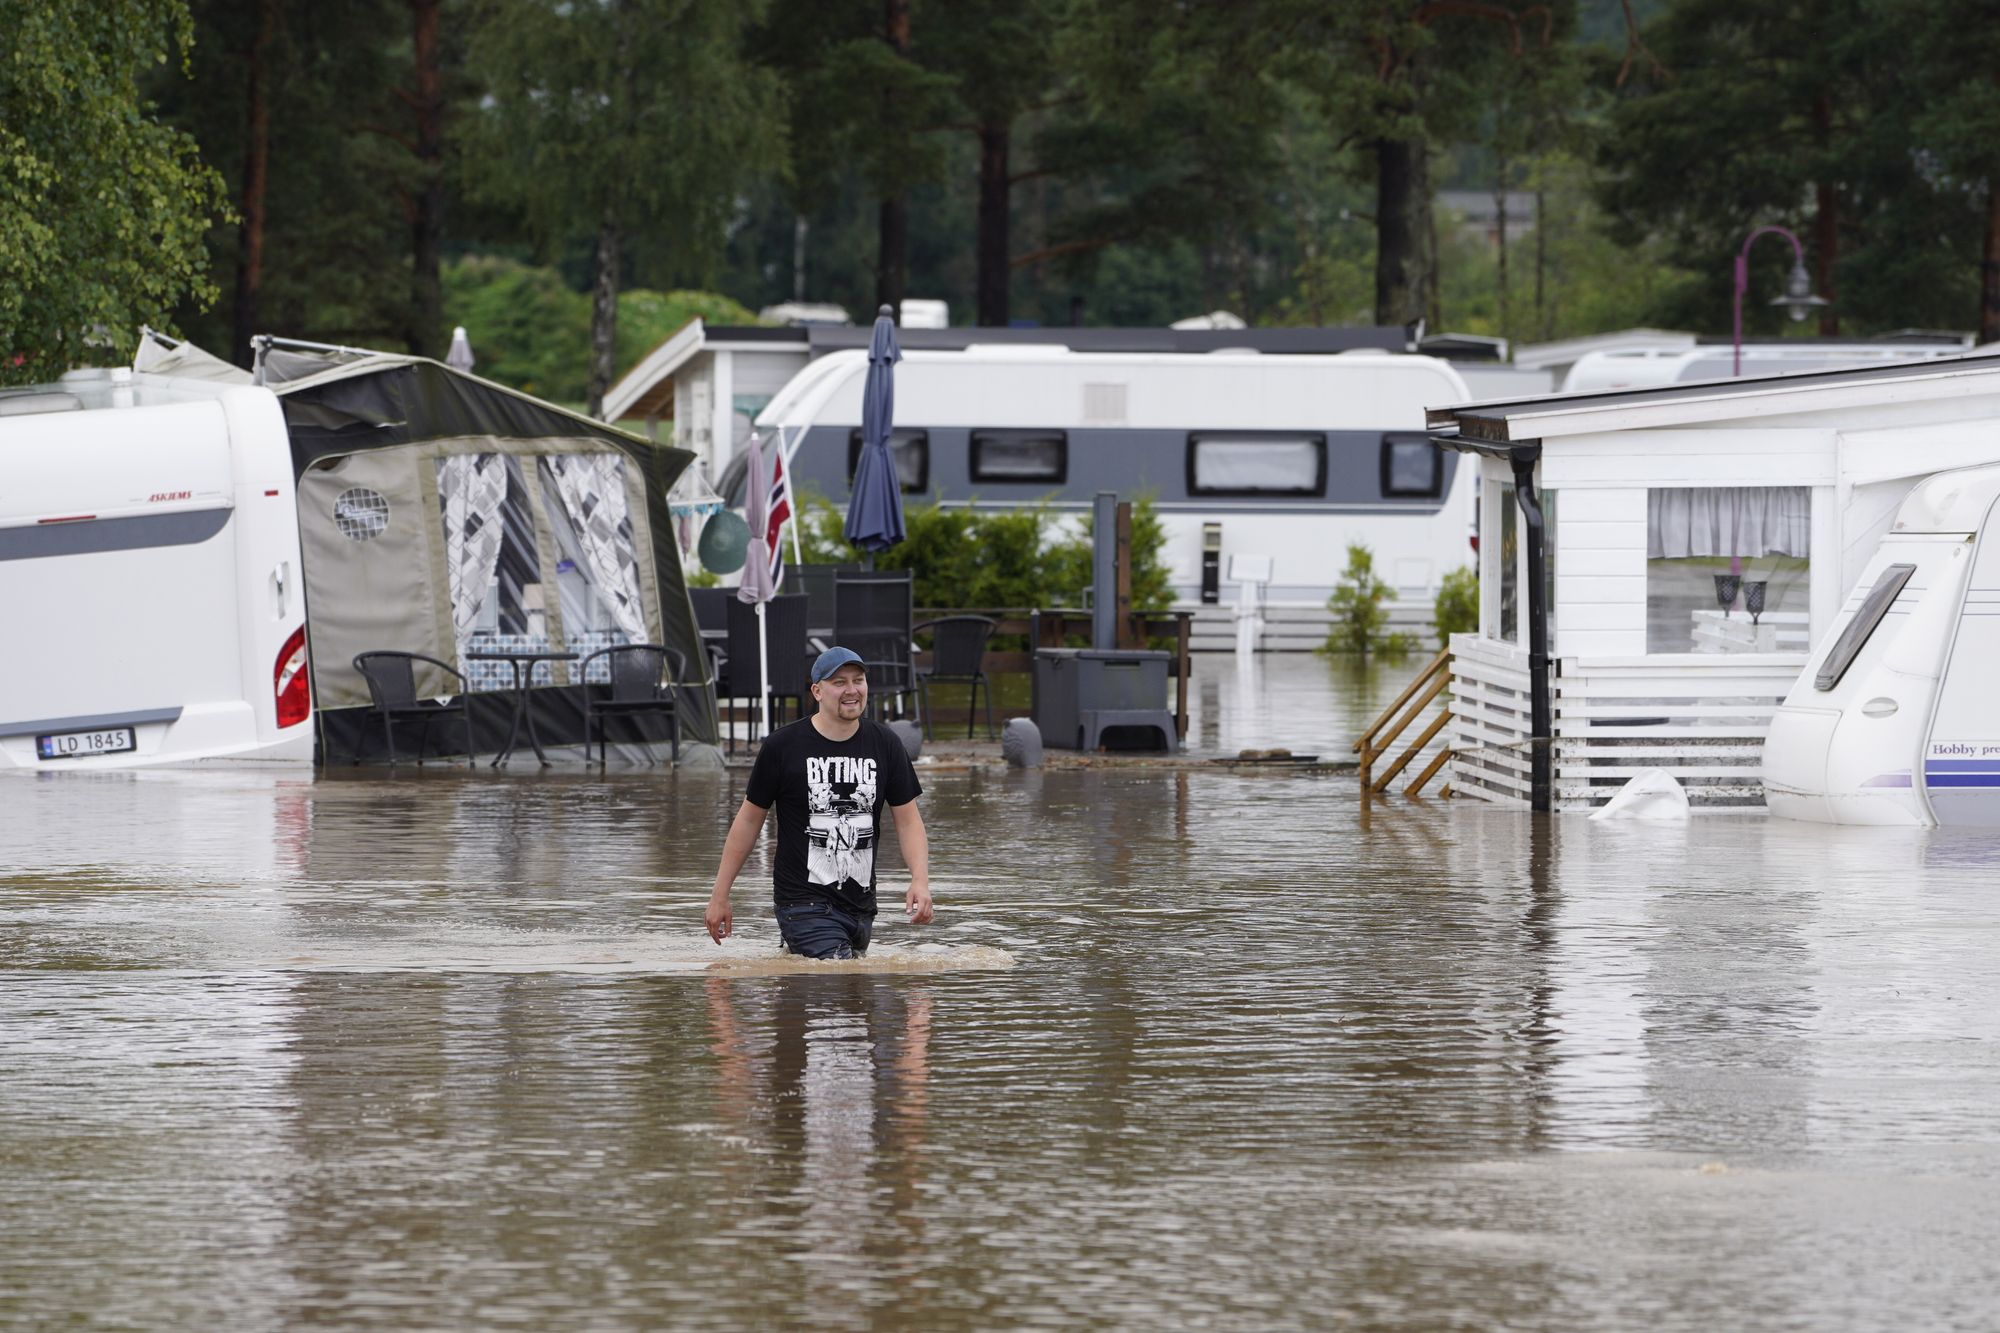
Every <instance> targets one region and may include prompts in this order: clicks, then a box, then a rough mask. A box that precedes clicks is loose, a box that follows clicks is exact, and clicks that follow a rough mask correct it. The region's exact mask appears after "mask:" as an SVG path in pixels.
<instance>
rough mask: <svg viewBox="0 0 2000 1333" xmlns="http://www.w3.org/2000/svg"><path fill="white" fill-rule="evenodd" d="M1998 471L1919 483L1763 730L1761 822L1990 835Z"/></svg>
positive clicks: (1999, 622) (1998, 777)
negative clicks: (1973, 830) (1933, 827)
mask: <svg viewBox="0 0 2000 1333" xmlns="http://www.w3.org/2000/svg"><path fill="white" fill-rule="evenodd" d="M1996 500H2000V466H1993V465H1988V466H1984V467H1972V468H1961V469H1957V470H1954V471H1950V472H1940V473H1937V474H1936V475H1934V476H1930V477H1927V478H1925V479H1924V480H1923V481H1921V482H1919V483H1918V484H1917V485H1916V487H1915V488H1914V489H1913V490H1911V492H1910V494H1909V496H1908V498H1907V499H1905V500H1904V501H1903V503H1902V506H1901V507H1900V508H1899V509H1898V510H1897V511H1896V519H1895V523H1894V525H1893V526H1892V527H1891V528H1890V530H1889V533H1888V535H1887V536H1885V537H1884V538H1883V539H1882V544H1881V546H1880V547H1879V548H1877V550H1876V552H1875V555H1874V558H1873V559H1871V560H1870V561H1869V562H1868V566H1867V568H1866V569H1865V570H1863V571H1862V575H1861V579H1860V581H1859V582H1858V583H1857V584H1856V585H1855V587H1854V590H1853V591H1852V592H1851V593H1849V594H1848V598H1847V603H1846V605H1844V606H1843V607H1842V608H1841V613H1840V616H1839V618H1838V619H1837V620H1835V621H1834V623H1833V628H1832V631H1831V632H1830V633H1829V634H1827V635H1826V637H1825V639H1824V640H1823V641H1822V642H1821V643H1820V645H1819V647H1818V649H1817V650H1816V651H1815V652H1814V653H1813V654H1812V657H1811V659H1810V660H1809V661H1808V662H1807V663H1806V669H1805V671H1804V672H1803V673H1802V674H1801V675H1800V676H1799V679H1798V683H1797V684H1795V685H1794V686H1793V687H1792V690H1791V693H1789V694H1788V695H1786V697H1785V702H1784V704H1783V705H1782V706H1781V707H1780V708H1779V709H1778V711H1777V714H1776V715H1775V716H1774V717H1773V718H1772V720H1771V731H1770V736H1769V738H1768V739H1767V740H1766V741H1765V744H1764V793H1765V802H1766V803H1767V804H1768V805H1769V806H1770V809H1771V813H1772V814H1774V815H1780V816H1783V817H1785V818H1788V819H1804V820H1812V821H1814V822H1818V823H1827V824H1917V825H1927V824H1970V825H1979V826H1984V827H1994V826H2000V694H1996V693H1995V692H1994V689H1993V663H1994V662H1995V661H1996V660H2000V531H1996V530H1995V524H1994V519H1995V501H1996Z"/></svg>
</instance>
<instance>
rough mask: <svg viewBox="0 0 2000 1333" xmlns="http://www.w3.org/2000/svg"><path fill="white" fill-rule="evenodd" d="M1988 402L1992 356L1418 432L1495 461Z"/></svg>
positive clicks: (1697, 390) (1471, 411)
mask: <svg viewBox="0 0 2000 1333" xmlns="http://www.w3.org/2000/svg"><path fill="white" fill-rule="evenodd" d="M1995 392H2000V348H1987V349H1983V350H1981V351H1979V352H1974V353H1970V354H1968V355H1965V356H1956V357H1943V358H1940V359H1938V360H1935V361H1915V362H1898V363H1894V364H1891V365H1882V366H1865V367H1860V368H1854V369H1846V370H1819V371H1808V372H1804V373H1792V374H1782V375H1757V376H1751V375H1745V376H1742V377H1741V378H1738V379H1726V380H1704V381H1699V382H1696V383H1692V384H1670V385H1664V386H1662V387H1659V388H1655V389H1613V390H1606V391H1604V392H1602V393H1569V394H1545V395H1542V396H1540V397H1536V398H1512V399H1495V400H1492V401H1490V402H1481V403H1463V404H1459V405H1456V406H1452V407H1437V408H1432V409H1430V411H1429V413H1428V414H1427V424H1428V425H1429V427H1430V429H1431V431H1432V433H1433V438H1435V439H1437V441H1438V442H1439V443H1440V444H1443V445H1446V446H1447V447H1451V448H1456V449H1461V450H1467V451H1470V452H1482V453H1496V454H1497V453H1509V452H1512V449H1511V448H1510V446H1513V445H1518V444H1523V443H1527V442H1529V441H1536V440H1545V439H1550V438H1555V437H1560V436H1564V435H1582V434H1599V433H1602V432H1605V431H1616V430H1644V429H1658V428H1662V427H1672V426H1690V425H1701V424H1706V423H1712V422H1716V421H1727V420H1731V419H1739V418H1740V419H1744V420H1749V419H1754V418H1760V417H1774V416H1784V415H1790V414H1793V413H1800V412H1814V411H1826V410H1829V409H1839V408H1843V407H1851V406H1863V405H1867V406H1873V405H1878V404H1881V403H1884V402H1928V401H1933V400H1936V399H1940V398H1954V397H1963V396H1969V395H1972V394H1977V393H1995ZM1481 446H1484V447H1483V448H1482V447H1481Z"/></svg>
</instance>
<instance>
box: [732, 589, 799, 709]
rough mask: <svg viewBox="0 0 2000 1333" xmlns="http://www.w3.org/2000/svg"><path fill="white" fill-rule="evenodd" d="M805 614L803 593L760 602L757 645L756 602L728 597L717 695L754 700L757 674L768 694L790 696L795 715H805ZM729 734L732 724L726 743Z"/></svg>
mask: <svg viewBox="0 0 2000 1333" xmlns="http://www.w3.org/2000/svg"><path fill="white" fill-rule="evenodd" d="M809 614H810V609H809V608H808V606H807V603H806V596H805V594H804V593H786V594H783V595H781V596H778V597H773V598H772V599H771V600H770V601H768V602H766V603H764V639H763V644H762V645H761V646H760V644H759V642H758V638H757V607H756V604H755V603H752V602H742V601H736V600H733V599H732V600H731V601H730V603H729V652H728V655H727V657H726V658H725V660H724V663H723V666H724V670H723V671H722V675H721V680H720V682H719V683H718V684H717V685H716V693H717V695H718V696H719V697H722V698H727V699H732V700H734V699H756V698H758V688H759V681H760V678H761V679H762V683H763V685H764V687H765V689H766V691H767V692H768V693H769V694H770V695H771V697H772V698H774V699H790V700H792V701H793V702H794V703H795V704H796V705H797V709H798V715H799V716H800V717H803V716H805V710H806V700H807V699H808V698H809V697H810V696H811V694H812V686H811V681H810V677H811V674H812V671H811V668H812V663H811V660H810V658H809V657H808V656H807V652H808V649H807V642H806V640H807V635H806V620H807V617H808V616H809ZM765 648H768V649H769V657H768V659H767V660H766V661H765V663H764V665H763V666H761V667H760V666H759V664H758V658H759V655H760V653H761V652H762V651H763V650H764V649H765ZM735 739H736V729H735V727H734V726H733V725H732V726H731V727H730V744H731V745H732V747H733V746H734V744H735Z"/></svg>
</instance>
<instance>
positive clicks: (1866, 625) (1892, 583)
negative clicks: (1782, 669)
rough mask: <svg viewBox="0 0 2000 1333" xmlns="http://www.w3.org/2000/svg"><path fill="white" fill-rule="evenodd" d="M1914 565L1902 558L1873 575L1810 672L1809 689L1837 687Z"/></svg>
mask: <svg viewBox="0 0 2000 1333" xmlns="http://www.w3.org/2000/svg"><path fill="white" fill-rule="evenodd" d="M1916 572H1917V567H1916V566H1915V565H1913V564H1910V563H1908V562H1905V561H1898V562H1896V563H1895V564H1892V565H1889V566H1887V567H1885V568H1884V569H1883V570H1882V572H1881V573H1880V574H1878V575H1877V576H1876V578H1875V583H1874V586H1872V587H1871V588H1869V589H1868V594H1867V596H1865V597H1863V598H1862V599H1861V605H1860V606H1859V607H1858V608H1856V610H1855V612H1854V619H1852V620H1850V621H1848V622H1847V628H1846V629H1844V630H1842V631H1841V632H1840V637H1839V638H1838V639H1835V640H1834V641H1833V647H1831V648H1829V649H1828V650H1827V653H1826V658H1825V660H1824V661H1822V662H1821V663H1820V666H1819V670H1818V671H1816V672H1814V673H1813V689H1814V690H1816V691H1817V692H1819V693H1821V694H1827V693H1831V692H1832V691H1833V690H1836V689H1838V688H1839V687H1840V682H1841V681H1842V680H1843V679H1844V678H1845V677H1846V675H1847V672H1848V668H1850V667H1852V666H1853V665H1854V662H1855V659H1857V658H1859V657H1860V656H1861V650H1862V649H1863V648H1866V647H1867V646H1868V641H1869V640H1870V639H1872V638H1874V637H1875V631H1876V630H1878V629H1880V628H1882V622H1883V621H1884V620H1887V619H1888V618H1889V612H1890V610H1891V609H1892V608H1894V607H1895V605H1896V599H1897V598H1899V597H1901V596H1902V595H1903V589H1904V588H1905V587H1907V586H1909V582H1910V580H1911V579H1912V578H1914V577H1915V576H1916Z"/></svg>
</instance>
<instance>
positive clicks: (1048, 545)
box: [785, 494, 1172, 611]
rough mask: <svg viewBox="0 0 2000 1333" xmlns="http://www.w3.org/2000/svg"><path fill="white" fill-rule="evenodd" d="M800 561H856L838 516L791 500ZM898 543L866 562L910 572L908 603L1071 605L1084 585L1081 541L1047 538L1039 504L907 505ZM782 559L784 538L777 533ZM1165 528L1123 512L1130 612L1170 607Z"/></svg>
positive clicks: (1146, 510) (816, 503) (1051, 518)
mask: <svg viewBox="0 0 2000 1333" xmlns="http://www.w3.org/2000/svg"><path fill="white" fill-rule="evenodd" d="M798 501H799V507H800V510H801V514H800V518H799V550H800V556H801V558H802V559H804V560H805V561H806V563H808V564H847V563H851V562H852V561H854V560H856V559H857V558H859V553H857V552H856V551H855V550H854V548H853V547H851V546H849V545H848V544H847V539H846V538H845V537H844V536H843V535H842V532H841V530H842V527H843V526H844V523H845V517H846V516H845V514H844V512H843V511H842V510H841V508H840V507H839V506H838V505H836V504H834V503H833V502H832V501H830V500H828V499H826V498H825V497H824V496H819V495H812V494H805V495H801V496H799V497H798ZM903 524H904V528H905V531H906V534H907V535H906V536H905V537H904V539H903V541H902V543H901V544H900V545H898V546H895V547H893V548H891V549H890V550H887V551H883V552H881V553H880V554H878V555H877V556H876V557H875V567H876V568H877V569H907V570H910V571H911V573H912V575H913V577H914V580H915V583H916V589H915V595H916V603H917V605H918V606H930V607H1008V606H1013V607H1036V606H1045V607H1046V606H1080V605H1082V598H1083V590H1084V589H1085V588H1086V587H1088V586H1089V584H1090V575H1091V569H1090V537H1089V534H1088V531H1086V532H1085V533H1084V534H1083V535H1081V536H1076V537H1058V536H1057V535H1056V516H1055V514H1054V513H1053V512H1051V511H1050V510H1049V509H1048V508H1047V507H1046V506H1043V505H1035V506H1031V507H1028V508H1022V509H1002V510H976V509H963V508H945V507H943V506H940V505H936V504H913V505H908V506H907V507H906V508H905V509H904V511H903ZM785 540H786V543H787V549H786V552H785V554H786V557H787V558H790V556H791V550H790V541H791V536H790V534H789V533H788V534H786V538H785ZM1165 546H1166V529H1165V527H1164V526H1163V525H1162V524H1161V522H1160V519H1159V515H1158V514H1157V513H1156V512H1155V510H1154V508H1153V504H1152V501H1151V500H1150V499H1147V498H1141V499H1139V500H1137V501H1135V502H1134V504H1133V506H1132V604H1133V606H1134V607H1135V608H1136V609H1138V610H1142V611H1157V610H1162V609H1164V608H1165V607H1166V606H1167V605H1168V604H1169V603H1170V602H1171V600H1172V593H1171V589H1170V588H1169V587H1168V584H1167V572H1166V565H1165V563H1164V560H1163V559H1162V552H1163V551H1164V549H1165Z"/></svg>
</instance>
